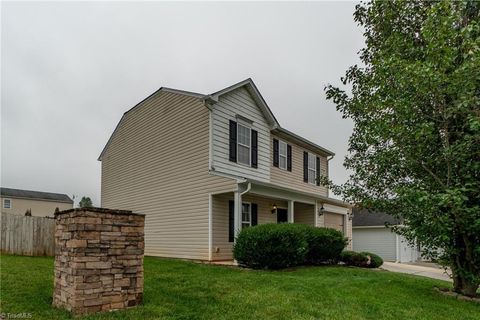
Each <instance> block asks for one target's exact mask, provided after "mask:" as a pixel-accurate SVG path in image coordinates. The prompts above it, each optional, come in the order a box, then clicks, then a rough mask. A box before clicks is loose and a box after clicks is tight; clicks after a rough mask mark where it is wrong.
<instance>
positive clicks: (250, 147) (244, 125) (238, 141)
mask: <svg viewBox="0 0 480 320" xmlns="http://www.w3.org/2000/svg"><path fill="white" fill-rule="evenodd" d="M238 126H242V127H244V128H246V129H248V131H249V132H250V145H246V144H243V143H240V139H239V138H238V135H239V132H240V130H238ZM239 145H240V146H243V147H246V148H248V164H247V163H243V162H240V161H239V158H240V157H239V154H240V153H239V152H238V149H239V148H238V146H239ZM237 163H238V164H241V165H244V166H248V167H251V166H252V128H251V127H250V126H249V125H247V124H245V123H244V122H242V123H240V121H238V122H237Z"/></svg>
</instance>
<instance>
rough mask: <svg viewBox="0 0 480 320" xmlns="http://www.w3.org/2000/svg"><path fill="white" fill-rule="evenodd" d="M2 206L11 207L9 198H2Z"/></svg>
mask: <svg viewBox="0 0 480 320" xmlns="http://www.w3.org/2000/svg"><path fill="white" fill-rule="evenodd" d="M3 208H4V209H11V208H12V200H11V199H3Z"/></svg>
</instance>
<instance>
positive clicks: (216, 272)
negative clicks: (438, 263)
mask: <svg viewBox="0 0 480 320" xmlns="http://www.w3.org/2000/svg"><path fill="white" fill-rule="evenodd" d="M434 285H439V286H449V284H448V283H446V282H442V281H438V280H431V279H427V278H421V277H414V276H408V275H403V274H397V273H391V272H387V271H379V270H365V269H355V268H347V267H310V268H298V269H295V270H289V271H272V272H270V271H252V270H242V269H236V268H231V267H223V266H212V265H202V264H196V263H192V262H185V261H178V260H169V259H158V258H151V257H147V258H145V296H144V305H143V306H140V307H137V308H134V309H130V310H128V311H120V312H111V313H103V314H98V315H95V316H90V317H85V318H82V319H375V320H379V319H459V320H460V319H461V320H466V319H480V305H478V304H475V303H471V302H464V301H457V300H455V299H453V298H448V297H443V296H441V295H439V294H438V293H436V292H435V291H434V290H433V286H434ZM52 287H53V258H45V257H34V258H31V257H19V256H2V257H1V299H0V302H1V312H3V313H13V314H16V313H23V312H25V313H31V314H32V319H65V318H70V315H69V314H68V313H66V312H64V311H61V310H58V309H54V308H52V307H51V296H52Z"/></svg>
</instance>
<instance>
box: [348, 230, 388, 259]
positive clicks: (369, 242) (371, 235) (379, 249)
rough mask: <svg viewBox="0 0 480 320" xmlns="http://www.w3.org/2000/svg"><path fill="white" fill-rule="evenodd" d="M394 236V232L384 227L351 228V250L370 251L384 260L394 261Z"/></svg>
mask: <svg viewBox="0 0 480 320" xmlns="http://www.w3.org/2000/svg"><path fill="white" fill-rule="evenodd" d="M396 238H397V236H396V234H395V233H393V232H392V231H391V230H390V229H387V228H385V227H381V228H357V229H353V239H354V241H353V250H354V251H368V252H372V253H375V254H378V255H379V256H380V257H382V259H383V260H385V261H396V260H397V254H396V253H397V249H396V247H397V243H396V242H397V240H396Z"/></svg>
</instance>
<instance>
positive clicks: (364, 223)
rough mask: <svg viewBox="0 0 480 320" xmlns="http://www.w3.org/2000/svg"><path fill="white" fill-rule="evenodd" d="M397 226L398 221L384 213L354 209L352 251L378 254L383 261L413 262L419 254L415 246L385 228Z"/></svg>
mask: <svg viewBox="0 0 480 320" xmlns="http://www.w3.org/2000/svg"><path fill="white" fill-rule="evenodd" d="M386 224H389V225H399V224H400V221H399V220H397V219H395V218H394V217H392V216H390V215H387V214H385V213H378V212H370V211H368V210H356V209H354V216H353V227H352V232H353V236H352V239H353V240H352V242H353V250H354V251H357V252H361V251H368V252H372V253H375V254H378V255H379V256H380V257H382V259H383V260H385V261H395V262H415V261H417V260H418V259H420V257H421V254H420V252H419V250H417V248H416V246H411V245H409V244H408V243H407V241H405V239H404V238H403V237H402V236H400V235H397V234H396V233H394V232H393V231H392V230H391V229H390V228H388V227H387V226H386Z"/></svg>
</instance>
